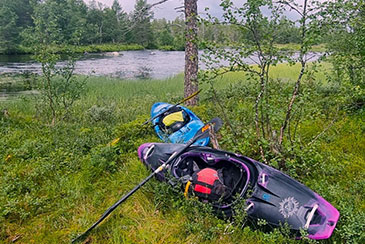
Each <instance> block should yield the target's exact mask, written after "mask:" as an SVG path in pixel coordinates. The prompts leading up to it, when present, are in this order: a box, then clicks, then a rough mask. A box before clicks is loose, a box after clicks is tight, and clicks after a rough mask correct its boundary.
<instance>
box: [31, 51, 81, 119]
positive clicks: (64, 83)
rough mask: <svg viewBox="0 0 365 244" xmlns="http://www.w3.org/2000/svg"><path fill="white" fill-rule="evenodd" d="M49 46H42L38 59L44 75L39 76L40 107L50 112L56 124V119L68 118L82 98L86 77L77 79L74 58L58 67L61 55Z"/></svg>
mask: <svg viewBox="0 0 365 244" xmlns="http://www.w3.org/2000/svg"><path fill="white" fill-rule="evenodd" d="M48 48H49V47H48V46H41V47H40V49H39V51H37V52H39V53H38V54H37V56H36V59H37V60H38V61H39V62H40V63H41V64H42V76H40V77H39V84H38V87H37V88H38V90H39V91H40V99H39V98H38V97H37V98H36V99H37V101H38V102H39V106H40V107H39V108H40V109H42V108H45V110H44V112H45V113H47V112H49V113H50V114H51V115H50V117H51V119H52V125H54V123H55V121H56V119H58V118H60V117H63V118H66V117H68V116H69V115H70V110H71V108H72V106H73V104H74V102H75V101H76V100H78V99H80V96H81V94H82V92H83V91H84V88H85V82H86V78H85V79H76V77H75V75H74V73H73V72H74V65H75V63H74V60H72V59H70V60H68V61H67V63H66V64H65V65H64V66H63V67H61V68H58V67H56V65H57V61H59V59H60V56H59V55H56V54H54V53H52V52H50V51H49V49H48Z"/></svg>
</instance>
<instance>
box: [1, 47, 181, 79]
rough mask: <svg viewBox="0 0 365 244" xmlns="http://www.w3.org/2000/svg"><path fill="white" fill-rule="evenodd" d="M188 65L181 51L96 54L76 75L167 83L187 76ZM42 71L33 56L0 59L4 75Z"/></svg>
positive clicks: (79, 64) (84, 58)
mask: <svg viewBox="0 0 365 244" xmlns="http://www.w3.org/2000/svg"><path fill="white" fill-rule="evenodd" d="M184 61H185V58H184V52H180V51H173V52H171V51H146V50H142V51H125V52H110V53H95V54H94V53H92V54H86V55H83V56H81V57H80V59H79V60H78V61H76V67H75V73H77V74H85V75H100V76H111V77H119V78H125V79H135V78H141V77H145V78H153V79H164V78H168V77H171V76H174V75H177V74H179V73H181V72H183V70H184ZM60 64H62V62H60ZM40 70H41V65H40V64H39V63H37V62H34V61H33V60H31V57H30V55H12V56H5V55H0V74H4V73H23V72H34V73H40Z"/></svg>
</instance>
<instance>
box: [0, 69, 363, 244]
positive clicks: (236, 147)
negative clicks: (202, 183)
mask: <svg viewBox="0 0 365 244" xmlns="http://www.w3.org/2000/svg"><path fill="white" fill-rule="evenodd" d="M329 69H330V67H329V66H328V65H324V66H323V67H321V68H320V72H318V74H316V76H315V83H314V84H315V85H310V84H309V85H308V86H306V85H305V84H304V85H303V89H304V90H303V91H304V92H305V93H306V94H307V93H310V94H311V96H310V99H308V100H303V101H305V104H304V105H303V106H304V108H303V113H304V115H305V116H304V117H303V120H302V122H301V123H300V125H299V128H298V134H300V140H301V142H300V143H299V144H300V145H301V148H299V149H295V148H294V150H297V151H295V153H294V155H295V157H293V158H292V157H288V169H287V171H286V173H288V174H290V175H291V176H292V177H295V178H296V179H298V180H300V181H301V182H303V183H304V184H306V185H307V186H309V187H310V188H312V189H313V190H314V191H316V192H318V193H319V194H321V195H322V196H323V197H325V198H326V199H327V200H328V201H329V202H331V203H332V204H333V205H334V206H335V207H336V208H338V209H339V211H340V213H341V219H340V222H339V224H338V226H337V227H336V230H335V232H334V235H333V237H332V238H331V240H330V241H328V243H329V242H337V243H345V242H346V243H361V242H362V241H363V240H364V234H363V231H362V230H363V229H362V228H363V227H364V222H365V221H364V219H365V214H364V212H365V204H364V201H363V196H364V194H365V192H364V189H365V182H364V179H365V177H364V176H365V172H364V167H365V155H364V152H365V141H364V138H365V137H364V124H365V123H364V119H363V118H364V113H363V112H361V111H358V112H351V111H350V112H348V111H345V108H344V107H343V106H344V105H343V106H342V107H341V114H340V116H338V118H337V119H336V120H335V122H334V123H333V126H332V127H330V128H329V129H328V131H327V133H325V135H324V136H322V137H320V138H319V140H318V141H317V142H316V143H315V144H314V146H313V147H307V146H305V145H307V144H308V142H310V141H311V140H312V139H313V138H314V137H315V136H316V135H318V134H319V133H320V132H321V131H322V130H323V129H324V128H326V127H327V126H328V125H329V124H330V123H331V121H332V119H333V118H334V113H333V112H334V111H335V107H336V106H334V105H332V104H335V105H336V104H341V102H342V100H338V99H339V98H338V97H343V96H345V94H343V93H339V92H338V91H333V90H331V89H330V88H331V86H332V84H328V83H327V82H326V80H325V77H326V74H327V73H328V70H329ZM298 70H299V66H298V65H295V66H288V65H286V64H280V65H278V66H277V67H274V68H273V73H272V75H273V78H281V79H283V81H284V82H283V83H280V84H281V85H282V86H283V88H280V89H279V87H278V89H277V90H278V92H279V91H280V92H284V91H286V90H288V94H290V92H291V89H286V88H285V86H286V84H289V83H291V82H293V81H295V78H296V74H297V72H298ZM246 78H247V77H245V76H244V75H243V74H242V73H229V74H226V75H225V76H224V77H223V78H221V79H218V80H217V81H215V86H216V87H217V90H218V95H219V96H220V99H221V100H222V101H223V104H224V106H225V108H226V113H227V114H228V116H229V118H231V122H232V123H233V124H234V125H235V126H236V128H237V131H238V133H239V136H238V137H236V140H237V141H238V143H237V144H235V143H234V142H233V141H232V137H233V135H232V133H231V132H230V130H229V128H228V126H224V127H223V128H222V130H221V132H220V134H221V138H220V142H221V146H222V148H224V149H225V150H230V151H236V152H241V153H243V154H245V155H249V156H252V157H254V158H256V159H259V154H258V153H257V145H256V142H255V139H254V138H255V136H254V129H253V128H254V126H253V121H252V118H253V117H252V100H253V99H254V98H255V94H256V93H255V92H256V88H255V86H253V85H252V84H253V83H250V82H249V81H247V80H246ZM308 82H312V81H308V80H306V83H308ZM202 87H203V88H204V91H203V92H202V94H201V96H200V98H201V105H200V106H199V107H196V108H193V110H194V111H195V112H196V113H197V114H198V115H199V116H200V117H201V118H202V119H203V120H205V121H207V120H209V119H210V118H212V117H214V116H217V115H219V116H220V115H221V110H220V109H219V108H218V107H217V106H216V105H215V104H214V100H211V94H210V92H209V89H208V88H209V87H208V85H207V84H203V85H202ZM182 91H183V77H182V76H181V75H180V76H177V77H174V78H171V79H168V80H144V81H124V80H118V79H112V78H106V77H90V78H89V80H88V89H87V92H86V93H85V94H84V95H83V96H82V98H81V99H80V100H79V101H78V102H77V103H76V104H75V107H74V108H73V114H72V117H71V118H70V119H69V120H66V121H62V122H59V123H58V124H57V125H56V126H55V127H51V126H49V125H48V123H49V121H48V120H47V119H45V118H44V117H40V116H36V115H37V111H36V109H35V107H34V106H33V105H34V100H29V99H26V100H12V101H6V102H1V103H0V111H1V110H2V108H5V107H6V108H7V109H8V111H9V114H10V116H9V117H1V116H2V115H0V148H1V149H2V150H1V151H0V172H1V173H0V186H1V187H0V242H4V243H11V242H12V240H15V239H16V243H69V241H70V240H71V239H72V238H74V237H76V235H77V234H79V233H81V232H82V231H84V230H86V229H87V228H88V227H89V226H90V225H91V224H92V223H94V222H95V221H96V220H97V219H98V218H99V217H100V216H101V214H102V213H103V212H104V211H105V210H106V209H107V208H108V207H109V206H111V205H112V204H113V203H114V202H115V201H117V200H118V199H119V198H120V197H121V196H122V195H123V194H125V193H126V192H128V191H129V190H130V189H132V188H133V187H134V186H135V185H136V184H137V183H139V182H140V181H141V180H142V179H144V178H145V177H146V176H147V175H148V174H149V171H148V170H147V169H146V168H145V167H144V166H143V165H142V164H141V163H140V162H139V160H138V158H137V153H136V149H137V147H138V146H139V145H140V144H142V143H145V142H151V141H159V140H158V138H157V137H156V136H155V134H154V132H153V131H152V129H151V128H142V127H140V124H141V123H142V122H143V121H144V120H145V119H147V118H148V117H149V109H150V107H151V105H152V104H153V103H154V102H157V101H168V102H171V103H176V102H178V101H179V100H180V99H181V98H182ZM280 92H279V93H280ZM324 94H326V95H324ZM282 95H283V98H282V99H284V100H285V99H286V95H287V93H283V94H282ZM276 96H277V93H273V98H274V97H276ZM93 106H96V107H97V108H100V109H99V110H98V109H95V110H92V109H91V108H92V107H93ZM101 108H102V109H103V110H101ZM100 111H103V112H100ZM116 137H120V138H121V140H120V142H119V144H117V145H116V146H111V145H110V144H109V143H110V142H111V141H112V140H113V139H115V138H116ZM298 242H300V243H301V242H304V243H305V242H307V241H297V240H293V239H291V238H289V237H287V236H285V235H284V234H282V233H281V232H280V231H279V230H278V229H276V230H274V231H270V232H267V231H263V229H262V228H260V227H257V226H252V225H250V224H248V223H246V224H245V225H244V226H243V227H242V228H241V226H236V225H231V224H230V222H229V221H225V220H222V219H218V218H217V217H215V216H214V215H213V214H211V213H210V211H209V208H207V207H204V206H202V205H199V204H197V203H196V202H194V201H193V200H185V199H184V198H183V196H182V194H179V193H177V192H175V190H174V189H172V188H171V187H169V186H168V185H167V184H164V183H160V182H157V181H156V180H151V181H150V182H149V183H147V184H146V185H145V186H144V187H143V188H142V189H141V190H140V191H138V192H137V193H136V194H135V195H134V196H132V197H131V198H130V199H129V200H128V201H127V202H125V203H123V204H122V206H120V207H119V208H118V209H116V210H115V211H114V212H113V214H112V215H111V216H110V217H109V218H108V219H107V220H106V221H104V222H103V223H102V224H101V225H100V226H99V227H98V228H96V229H95V230H94V231H93V232H92V233H91V235H90V236H89V238H88V241H87V242H86V243H223V244H225V243H298Z"/></svg>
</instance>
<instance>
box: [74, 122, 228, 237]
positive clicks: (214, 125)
mask: <svg viewBox="0 0 365 244" xmlns="http://www.w3.org/2000/svg"><path fill="white" fill-rule="evenodd" d="M222 124H223V122H222V120H221V119H220V118H214V119H212V120H211V121H209V122H208V123H207V124H205V125H204V126H203V127H201V128H200V129H199V131H198V132H197V133H196V134H195V136H194V137H193V138H192V139H190V140H189V141H188V142H187V143H186V145H185V146H184V147H183V148H182V149H180V150H179V151H176V152H174V153H173V154H172V155H171V156H170V158H169V159H168V160H167V161H166V162H165V163H163V164H162V165H161V166H160V167H158V168H157V169H156V170H155V171H153V173H151V174H150V175H149V176H148V177H147V178H146V179H144V180H143V181H142V182H141V183H139V184H138V185H137V186H136V187H134V188H133V189H132V190H131V191H130V192H128V193H127V194H125V195H124V196H123V197H122V198H121V199H119V200H118V201H117V202H116V203H114V205H113V206H111V207H110V208H108V210H106V211H105V212H104V214H103V215H102V216H101V217H100V219H99V220H98V221H96V222H95V223H94V224H93V225H92V226H91V227H90V228H89V229H87V230H86V231H85V232H84V233H83V234H81V235H79V236H78V237H77V238H76V239H74V240H72V243H76V242H77V241H82V240H84V239H85V238H86V237H87V235H88V234H89V232H90V231H91V230H92V229H94V228H95V227H96V226H97V225H98V224H100V222H102V221H103V220H104V219H105V218H106V217H108V216H109V214H110V213H111V212H113V211H114V209H116V208H117V207H118V206H119V205H120V204H121V203H122V202H124V201H125V200H127V199H128V198H129V197H130V196H131V195H132V194H133V193H135V192H136V191H137V190H138V189H139V188H141V187H142V186H143V185H144V184H145V183H146V182H147V181H149V180H150V179H151V178H152V177H153V176H155V175H156V174H157V173H159V172H161V171H163V170H164V169H165V168H166V167H167V166H168V165H169V164H170V163H171V162H172V161H173V160H175V159H176V158H177V157H178V156H180V155H181V153H183V152H184V151H185V150H186V149H187V148H188V147H190V146H191V145H192V144H193V143H194V142H196V141H197V140H199V139H201V138H205V137H208V136H209V131H210V130H211V129H212V130H213V131H214V132H217V131H218V130H219V129H220V127H221V126H222Z"/></svg>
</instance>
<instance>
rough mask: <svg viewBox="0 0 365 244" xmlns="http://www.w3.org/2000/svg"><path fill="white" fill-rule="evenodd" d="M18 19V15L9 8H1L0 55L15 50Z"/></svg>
mask: <svg viewBox="0 0 365 244" xmlns="http://www.w3.org/2000/svg"><path fill="white" fill-rule="evenodd" d="M17 19H18V17H17V15H16V14H15V13H14V12H13V11H12V10H11V9H10V8H8V7H7V6H3V7H1V8H0V53H7V52H12V51H14V50H15V48H16V43H17V38H18V31H17V26H16V21H17Z"/></svg>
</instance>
